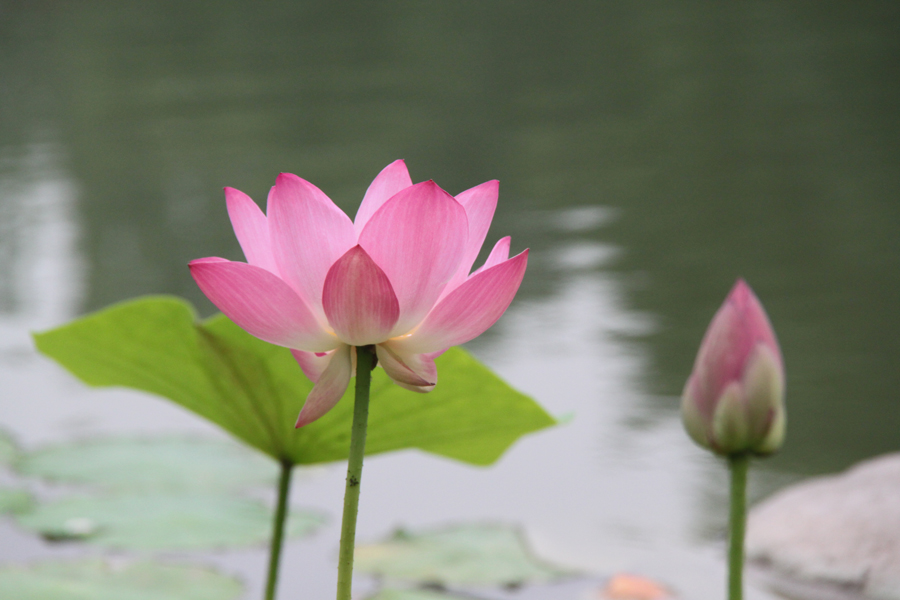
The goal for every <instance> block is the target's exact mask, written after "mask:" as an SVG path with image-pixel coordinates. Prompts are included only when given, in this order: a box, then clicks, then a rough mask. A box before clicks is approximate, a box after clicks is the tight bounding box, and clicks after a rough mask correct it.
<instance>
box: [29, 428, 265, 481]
mask: <svg viewBox="0 0 900 600" xmlns="http://www.w3.org/2000/svg"><path fill="white" fill-rule="evenodd" d="M16 469H17V470H18V471H19V472H20V473H23V474H25V475H35V476H38V477H44V478H47V479H52V480H55V481H63V482H71V483H90V484H99V485H102V486H104V487H106V488H110V489H119V490H122V489H127V490H132V491H135V490H154V491H161V490H197V491H203V490H233V489H240V488H244V487H250V486H254V485H259V484H264V485H267V484H271V483H272V482H274V481H275V478H276V477H277V467H276V465H274V464H273V463H272V461H270V460H267V459H266V458H265V457H263V456H262V455H260V454H258V453H256V452H253V451H251V450H248V449H247V448H242V447H241V446H239V445H237V444H235V443H233V442H230V441H218V440H205V439H185V438H148V439H140V438H138V439H132V438H107V439H97V440H89V441H82V442H73V443H67V444H60V445H56V446H50V447H47V448H42V449H40V450H36V451H34V452H29V453H28V454H25V455H24V456H23V457H22V458H21V459H20V460H19V461H17V463H16Z"/></svg>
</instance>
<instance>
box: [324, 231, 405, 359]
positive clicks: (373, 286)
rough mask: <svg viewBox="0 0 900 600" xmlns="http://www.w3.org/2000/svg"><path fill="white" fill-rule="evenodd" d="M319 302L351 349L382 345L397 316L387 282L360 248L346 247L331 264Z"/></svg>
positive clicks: (398, 309) (395, 297)
mask: <svg viewBox="0 0 900 600" xmlns="http://www.w3.org/2000/svg"><path fill="white" fill-rule="evenodd" d="M322 301H323V304H324V307H325V314H326V315H327V316H328V323H329V324H330V325H331V327H332V328H334V331H335V333H336V334H337V336H338V337H339V338H340V339H341V341H342V342H344V343H347V344H350V345H351V346H365V345H366V344H377V343H378V342H383V341H384V340H386V339H387V338H388V334H389V333H390V331H391V328H392V327H393V326H394V324H395V323H396V322H397V317H399V316H400V305H399V304H398V303H397V296H395V295H394V290H393V289H391V282H390V281H388V278H387V275H385V274H384V271H382V270H381V269H380V268H379V267H378V265H376V264H375V262H374V261H373V260H372V259H371V258H370V257H369V255H368V254H366V251H365V250H363V249H362V246H354V247H353V248H350V249H349V250H347V253H346V254H344V256H342V257H341V258H339V259H338V260H337V262H335V263H334V265H332V267H331V269H330V270H329V271H328V275H327V276H326V277H325V289H324V291H323V296H322Z"/></svg>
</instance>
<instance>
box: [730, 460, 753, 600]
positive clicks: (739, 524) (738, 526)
mask: <svg viewBox="0 0 900 600" xmlns="http://www.w3.org/2000/svg"><path fill="white" fill-rule="evenodd" d="M749 465H750V455H748V454H732V455H730V456H729V457H728V468H729V469H730V470H731V514H730V517H729V536H728V538H729V549H728V600H741V599H742V598H743V595H744V585H743V572H744V529H745V527H746V524H747V469H748V467H749Z"/></svg>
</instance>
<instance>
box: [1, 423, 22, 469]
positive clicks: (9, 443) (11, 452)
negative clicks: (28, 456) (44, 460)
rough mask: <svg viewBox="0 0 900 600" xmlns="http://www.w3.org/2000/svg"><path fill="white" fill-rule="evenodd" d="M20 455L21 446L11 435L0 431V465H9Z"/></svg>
mask: <svg viewBox="0 0 900 600" xmlns="http://www.w3.org/2000/svg"><path fill="white" fill-rule="evenodd" d="M18 455H19V445H18V444H16V441H15V440H14V439H13V437H12V436H11V435H9V434H8V433H6V432H5V431H3V430H0V465H8V464H10V463H11V462H13V461H14V460H15V459H16V457H17V456H18Z"/></svg>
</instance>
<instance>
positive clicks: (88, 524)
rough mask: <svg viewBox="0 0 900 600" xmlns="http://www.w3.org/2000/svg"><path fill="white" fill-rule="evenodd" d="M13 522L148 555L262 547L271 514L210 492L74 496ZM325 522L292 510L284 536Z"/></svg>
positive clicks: (58, 537)
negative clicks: (163, 552) (174, 551)
mask: <svg viewBox="0 0 900 600" xmlns="http://www.w3.org/2000/svg"><path fill="white" fill-rule="evenodd" d="M16 518H17V519H18V522H19V524H20V525H21V526H23V527H25V528H26V529H30V530H32V531H35V532H37V533H39V534H41V535H42V536H44V537H45V538H47V539H50V540H84V541H87V542H90V543H93V544H97V545H100V546H104V547H110V548H118V549H126V550H147V551H152V550H205V549H211V548H213V549H214V548H227V547H235V546H249V545H253V544H261V543H263V542H265V541H266V540H267V539H268V538H269V535H270V534H271V528H272V511H271V510H270V509H268V508H266V506H265V505H263V504H262V503H261V502H257V501H256V500H251V499H249V498H243V497H240V496H234V495H225V494H210V493H175V494H172V493H169V494H166V493H140V494H136V493H130V494H121V495H113V496H73V497H67V498H60V499H58V500H53V501H50V502H46V503H41V504H38V505H37V506H36V507H34V508H33V509H32V510H30V511H28V512H25V513H22V514H18V515H16ZM324 522H325V517H324V516H323V515H322V514H320V513H317V512H312V511H309V510H305V509H300V508H292V509H291V511H290V518H289V520H288V524H287V531H286V535H288V536H290V537H300V536H304V535H309V534H310V533H312V532H313V531H314V530H315V529H316V528H318V527H319V526H321V525H322V524H323V523H324Z"/></svg>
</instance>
